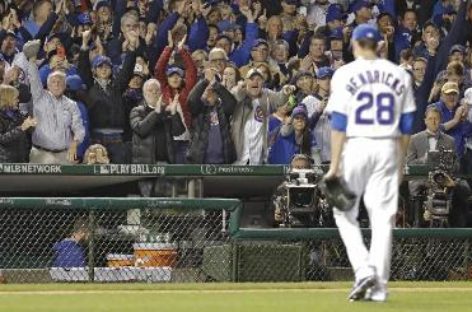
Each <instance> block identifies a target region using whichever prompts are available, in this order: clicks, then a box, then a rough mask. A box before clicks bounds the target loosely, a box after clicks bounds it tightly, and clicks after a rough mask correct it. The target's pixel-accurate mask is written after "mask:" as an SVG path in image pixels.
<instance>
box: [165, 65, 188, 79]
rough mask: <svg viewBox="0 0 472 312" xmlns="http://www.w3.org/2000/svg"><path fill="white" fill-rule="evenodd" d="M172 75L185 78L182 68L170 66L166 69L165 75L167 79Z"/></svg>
mask: <svg viewBox="0 0 472 312" xmlns="http://www.w3.org/2000/svg"><path fill="white" fill-rule="evenodd" d="M174 74H177V75H179V76H180V77H181V78H184V77H185V72H184V70H183V69H182V68H180V67H178V66H174V65H171V66H169V67H168V68H167V70H166V75H167V77H170V76H172V75H174Z"/></svg>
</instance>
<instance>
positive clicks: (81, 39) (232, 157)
mask: <svg viewBox="0 0 472 312" xmlns="http://www.w3.org/2000/svg"><path fill="white" fill-rule="evenodd" d="M0 17H1V24H0V80H1V82H2V84H1V85H0V161H1V162H32V163H55V164H68V163H107V162H111V163H132V162H134V163H171V164H173V163H176V164H184V163H197V164H202V163H203V164H233V163H235V164H242V165H246V164H249V165H259V164H289V163H290V161H291V159H292V158H293V155H295V154H298V153H301V154H307V155H309V156H311V157H313V158H314V159H315V162H316V163H328V162H329V160H330V124H329V116H328V115H327V114H326V113H325V107H326V103H327V99H328V97H329V95H330V80H331V77H332V76H333V74H334V72H335V71H336V69H338V68H339V67H340V66H342V65H343V64H346V63H348V62H350V61H352V60H353V56H352V53H351V50H350V35H351V32H352V30H353V28H354V27H355V26H357V25H359V24H362V23H371V24H375V25H377V26H378V29H379V30H380V32H381V34H382V36H383V38H384V41H383V42H382V44H381V45H380V47H379V51H378V53H379V55H380V56H381V57H384V58H387V59H389V60H390V61H392V62H395V63H398V64H400V66H402V67H403V68H405V70H407V71H408V72H410V73H411V75H412V77H413V78H414V79H413V80H414V88H415V97H416V104H417V115H416V120H415V129H416V131H417V132H420V131H423V130H424V129H425V120H426V119H425V112H426V111H427V107H428V106H430V105H434V106H435V107H436V108H437V109H436V110H435V112H438V118H439V120H438V121H437V123H438V127H437V129H436V130H437V131H438V132H440V133H444V134H447V135H450V136H452V137H453V139H454V148H455V151H456V155H457V157H458V159H459V160H460V164H461V168H462V170H464V171H465V172H467V173H470V172H472V138H471V135H472V123H471V121H472V110H470V109H469V107H470V105H472V89H469V87H471V85H470V84H471V82H472V71H471V66H472V49H471V48H470V46H469V39H470V37H471V36H470V35H471V32H472V10H469V1H463V0H437V1H435V0H432V1H420V0H370V1H367V0H329V1H328V0H281V1H279V0H133V1H129V0H112V1H104V0H95V1H93V0H54V1H50V0H40V1H26V0H11V1H8V0H4V1H0ZM372 79H375V77H372ZM430 119H431V118H430ZM433 119H434V118H433ZM433 130H434V129H433ZM426 131H429V130H426ZM432 132H434V131H432ZM432 135H434V133H432ZM90 148H91V149H93V150H89V151H87V149H90ZM432 148H433V149H434V147H432ZM417 158H419V157H413V156H410V159H417Z"/></svg>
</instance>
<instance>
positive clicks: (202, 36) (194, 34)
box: [187, 17, 209, 52]
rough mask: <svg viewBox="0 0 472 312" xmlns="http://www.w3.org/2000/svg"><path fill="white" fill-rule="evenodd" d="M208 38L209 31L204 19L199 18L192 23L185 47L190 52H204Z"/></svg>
mask: <svg viewBox="0 0 472 312" xmlns="http://www.w3.org/2000/svg"><path fill="white" fill-rule="evenodd" d="M208 36H209V30H208V26H207V23H206V21H205V18H204V17H199V18H198V19H197V21H195V22H194V23H192V25H191V26H190V33H189V36H188V41H187V45H188V48H189V49H190V51H191V52H193V51H195V50H199V49H202V50H205V49H206V47H207V41H208Z"/></svg>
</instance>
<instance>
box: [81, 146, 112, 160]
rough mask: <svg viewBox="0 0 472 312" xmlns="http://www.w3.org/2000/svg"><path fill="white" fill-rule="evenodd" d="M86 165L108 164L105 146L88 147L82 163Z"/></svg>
mask: <svg viewBox="0 0 472 312" xmlns="http://www.w3.org/2000/svg"><path fill="white" fill-rule="evenodd" d="M82 163H84V164H87V165H95V164H109V163H110V158H108V152H107V149H106V148H105V146H103V145H100V144H94V145H91V146H89V148H87V150H86V151H85V153H84V158H83V162H82Z"/></svg>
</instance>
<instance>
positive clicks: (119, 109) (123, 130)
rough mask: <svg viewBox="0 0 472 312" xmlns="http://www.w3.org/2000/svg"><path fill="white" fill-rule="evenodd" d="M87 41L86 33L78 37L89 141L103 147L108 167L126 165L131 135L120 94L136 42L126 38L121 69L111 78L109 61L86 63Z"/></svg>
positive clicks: (103, 58) (130, 72) (98, 59)
mask: <svg viewBox="0 0 472 312" xmlns="http://www.w3.org/2000/svg"><path fill="white" fill-rule="evenodd" d="M90 37H91V32H90V31H86V32H84V33H83V34H82V46H81V49H80V54H79V65H78V68H79V73H80V77H81V78H82V80H83V82H84V83H85V85H86V87H87V89H86V94H87V102H86V104H87V107H88V108H89V117H90V130H91V139H92V141H93V142H94V143H98V144H101V145H103V146H105V148H106V149H107V151H108V153H109V156H110V161H111V163H114V164H117V163H120V164H124V163H129V162H130V161H131V160H130V158H131V155H130V151H129V150H128V149H127V148H126V146H127V144H128V143H129V140H131V133H130V130H129V118H128V116H127V113H126V111H125V110H126V106H125V99H124V97H123V94H124V93H125V91H126V89H127V87H128V82H129V81H130V79H131V77H132V75H133V70H134V67H135V64H136V51H135V50H136V49H137V48H136V44H137V42H138V40H139V39H138V38H137V37H136V36H130V38H129V47H128V50H127V51H126V53H125V55H124V61H123V65H122V66H121V69H119V70H117V71H116V74H115V75H113V71H112V70H113V66H112V60H111V59H110V58H109V57H107V56H104V55H97V56H95V57H94V58H93V59H92V61H91V62H90V53H89V47H88V42H89V39H90Z"/></svg>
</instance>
